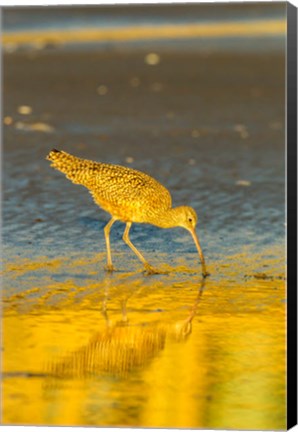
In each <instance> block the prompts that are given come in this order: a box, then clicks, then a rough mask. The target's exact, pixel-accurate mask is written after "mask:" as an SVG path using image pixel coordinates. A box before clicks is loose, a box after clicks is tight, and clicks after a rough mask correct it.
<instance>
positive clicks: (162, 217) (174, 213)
mask: <svg viewBox="0 0 298 432" xmlns="http://www.w3.org/2000/svg"><path fill="white" fill-rule="evenodd" d="M179 209H180V207H174V208H170V209H168V210H166V211H165V212H163V213H161V214H159V215H158V217H157V218H156V221H155V223H154V225H156V226H158V227H160V228H175V227H177V226H179V219H180V217H179V216H180V210H179Z"/></svg>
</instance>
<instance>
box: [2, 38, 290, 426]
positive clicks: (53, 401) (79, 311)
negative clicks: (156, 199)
mask: <svg viewBox="0 0 298 432" xmlns="http://www.w3.org/2000/svg"><path fill="white" fill-rule="evenodd" d="M192 43H194V44H197V47H198V50H197V51H196V50H194V49H193V48H194V46H195V45H192V49H191V50H184V49H183V46H185V43H184V45H183V44H182V45H179V44H178V45H173V44H170V45H169V47H170V49H167V47H168V45H167V44H166V43H164V44H159V43H158V42H150V44H151V45H150V49H154V52H155V53H157V54H158V55H159V60H160V61H159V63H158V64H157V65H154V66H152V65H148V63H146V55H147V54H148V49H147V48H148V45H144V46H143V47H142V46H139V45H134V44H131V45H129V44H128V45H122V47H121V46H119V45H115V47H114V48H113V49H111V47H106V48H103V47H102V46H98V49H94V46H93V47H92V49H91V48H90V46H88V47H87V46H85V47H84V48H82V46H81V47H76V49H74V47H72V49H70V50H69V49H67V48H66V47H64V48H63V49H61V47H60V48H57V47H56V48H53V47H52V48H51V49H47V48H44V49H26V50H22V49H20V50H16V51H13V52H6V54H5V55H4V69H3V74H4V108H3V114H4V122H5V125H4V152H3V166H4V176H3V183H4V184H3V186H4V188H3V199H4V205H3V243H4V244H3V247H4V255H5V256H4V266H3V291H2V300H3V342H4V345H3V373H4V374H3V393H2V394H3V412H2V414H3V423H5V424H40V425H42V424H48V425H98V426H148V427H149V426H151V427H195V428H221V429H228V428H236V429H243V428H244V429H284V428H285V427H286V425H285V304H286V303H285V302H286V292H285V228H286V227H285V214H284V208H285V194H284V188H285V182H284V177H285V171H284V153H285V145H284V94H285V93H284V51H283V50H280V47H281V46H282V44H281V45H279V48H276V47H275V49H274V50H272V51H270V52H267V54H266V55H263V54H262V49H261V48H260V46H257V48H256V49H254V47H256V43H257V42H256V39H249V40H248V39H247V40H246V41H245V44H246V46H249V48H250V49H249V50H248V51H246V52H245V53H243V52H239V51H237V50H236V51H234V52H221V51H220V50H218V49H216V50H213V49H209V48H208V47H207V46H205V48H204V49H202V43H201V41H200V40H197V41H195V42H193V41H192ZM237 43H238V44H239V41H238V42H237ZM99 86H104V88H105V91H104V92H103V94H99V93H98V91H97V89H98V87H99ZM22 106H26V107H30V109H31V111H30V110H29V111H30V112H29V113H28V114H22V112H26V111H27V112H28V108H27V109H26V108H25V109H23V110H22V109H20V108H19V107H22ZM53 147H57V148H61V149H64V150H66V151H69V152H70V153H73V154H76V155H78V156H80V157H84V158H87V159H94V160H98V161H104V162H110V163H118V164H122V165H127V166H131V167H134V168H136V169H139V170H142V171H145V172H147V173H149V174H151V175H152V176H154V177H155V178H157V179H158V180H159V181H161V182H162V183H163V184H164V185H165V186H166V187H168V188H169V190H170V191H171V193H172V197H173V202H174V204H175V205H183V204H185V205H191V206H193V207H194V208H195V209H196V211H197V212H198V215H199V223H198V227H197V232H198V235H199V238H200V242H201V245H202V248H203V251H204V254H205V258H206V262H207V268H208V270H209V272H210V273H211V276H210V277H208V278H207V279H206V280H205V281H204V282H202V280H201V275H200V273H201V271H200V270H201V269H200V263H199V257H198V255H197V252H196V249H195V246H194V244H193V242H192V239H191V237H190V235H189V233H187V232H186V231H185V230H183V229H180V228H177V229H173V230H162V229H159V228H156V227H153V226H150V225H133V228H132V230H131V240H132V241H133V242H134V243H135V244H136V246H137V247H139V248H140V250H141V251H142V252H143V253H144V255H145V257H146V258H147V259H148V261H149V262H150V263H151V264H152V265H153V266H155V267H157V268H159V269H161V270H162V271H164V273H165V274H161V275H154V276H150V277H149V276H145V275H144V274H143V272H142V266H141V264H140V263H139V262H138V260H137V258H136V257H135V256H134V254H133V253H132V252H131V251H130V250H128V248H127V246H126V245H125V244H124V243H123V241H122V233H123V229H124V225H123V224H121V223H116V224H115V226H114V227H113V229H112V233H111V243H112V254H113V260H114V264H115V266H116V267H117V269H118V271H117V272H116V273H114V274H113V275H109V274H107V273H105V272H104V270H103V269H104V265H105V263H106V254H105V244H104V235H103V227H104V225H105V224H106V223H107V221H108V219H109V216H108V215H107V214H105V213H104V212H103V211H101V210H100V209H99V208H98V207H96V205H95V204H94V203H93V202H92V199H91V196H90V195H89V194H88V192H87V190H86V189H84V188H83V187H80V186H77V185H73V184H72V183H70V182H69V181H68V180H67V179H65V178H64V177H63V176H62V175H61V174H60V173H57V172H55V171H54V170H53V169H51V168H50V167H49V163H48V162H47V161H46V160H45V156H46V154H47V153H48V152H49V150H50V149H51V148H53Z"/></svg>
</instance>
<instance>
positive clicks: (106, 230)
mask: <svg viewBox="0 0 298 432" xmlns="http://www.w3.org/2000/svg"><path fill="white" fill-rule="evenodd" d="M115 221H116V219H115V218H113V217H112V219H111V220H110V221H109V222H108V223H107V225H106V226H105V227H104V233H105V239H106V246H107V258H108V264H107V265H106V267H105V269H106V270H107V271H113V270H115V268H114V266H113V264H112V255H111V246H110V230H111V227H112V225H113V223H114V222H115Z"/></svg>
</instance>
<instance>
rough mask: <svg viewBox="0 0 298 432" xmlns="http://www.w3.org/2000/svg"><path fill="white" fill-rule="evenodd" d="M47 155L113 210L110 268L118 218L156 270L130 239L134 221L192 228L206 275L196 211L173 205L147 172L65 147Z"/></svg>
mask: <svg viewBox="0 0 298 432" xmlns="http://www.w3.org/2000/svg"><path fill="white" fill-rule="evenodd" d="M47 159H48V160H50V161H51V166H52V167H53V168H55V169H57V170H58V171H61V172H62V173H64V174H65V175H66V177H67V178H68V179H69V180H71V181H72V182H73V183H75V184H80V185H83V186H85V187H86V188H87V189H89V191H90V193H91V194H92V196H93V199H94V201H95V202H96V204H98V205H99V206H100V207H101V208H103V209H104V210H105V211H107V212H108V213H110V214H111V216H112V219H111V220H110V222H109V223H108V225H107V226H106V227H105V238H106V244H107V255H108V266H107V267H108V269H109V270H113V269H114V268H113V265H112V259H111V251H110V240H109V232H110V228H111V226H112V224H113V223H114V222H115V221H116V220H121V221H122V222H125V223H126V228H125V232H124V236H123V239H124V241H125V242H126V243H127V244H128V245H129V246H130V248H131V249H132V250H133V251H134V252H135V253H136V255H137V256H138V257H139V259H140V260H141V261H142V262H143V264H144V266H145V268H146V269H147V271H149V272H151V273H152V272H155V271H154V270H153V268H152V267H151V266H150V265H149V264H148V263H147V261H146V260H145V258H144V257H143V256H142V254H141V253H140V252H139V251H138V250H137V249H136V247H135V246H134V245H133V244H132V243H131V241H130V239H129V230H130V227H131V224H132V223H133V222H138V223H149V224H152V225H156V226H158V227H161V228H173V227H176V226H181V227H183V228H186V229H187V230H188V231H190V232H191V234H192V236H193V238H194V241H195V243H196V246H197V248H198V252H199V254H200V258H201V262H202V266H203V274H204V276H206V275H207V272H206V268H205V262H204V257H203V254H202V251H201V248H200V245H199V241H198V239H197V236H196V234H195V225H196V222H197V215H196V212H195V211H194V209H192V208H191V207H187V206H181V207H176V208H172V199H171V195H170V193H169V191H168V190H167V189H166V188H165V187H164V186H163V185H162V184H160V183H159V182H158V181H157V180H155V179H154V178H152V177H150V176H149V175H148V174H145V173H143V172H140V171H137V170H134V169H132V168H127V167H123V166H120V165H112V164H105V163H101V162H94V161H90V160H86V159H81V158H78V157H76V156H73V155H70V154H68V153H66V152H64V151H60V150H56V149H53V150H52V151H51V152H50V153H49V155H48V156H47Z"/></svg>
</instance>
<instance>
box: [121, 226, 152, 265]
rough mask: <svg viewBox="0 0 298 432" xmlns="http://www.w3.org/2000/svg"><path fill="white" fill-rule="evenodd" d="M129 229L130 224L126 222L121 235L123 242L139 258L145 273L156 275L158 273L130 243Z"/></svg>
mask: <svg viewBox="0 0 298 432" xmlns="http://www.w3.org/2000/svg"><path fill="white" fill-rule="evenodd" d="M130 227H131V222H127V223H126V227H125V230H124V234H123V240H124V241H125V243H126V244H127V245H128V246H129V247H130V249H131V250H132V251H133V252H134V253H135V254H136V256H137V257H138V258H139V260H140V261H142V263H143V264H144V267H145V269H146V271H147V273H149V274H156V273H158V272H157V271H156V270H155V269H154V268H153V267H151V265H150V264H149V263H148V262H147V261H146V260H145V258H144V257H143V255H142V254H141V252H140V251H138V249H137V248H136V247H135V246H134V245H133V244H132V242H131V241H130V238H129V230H130Z"/></svg>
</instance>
